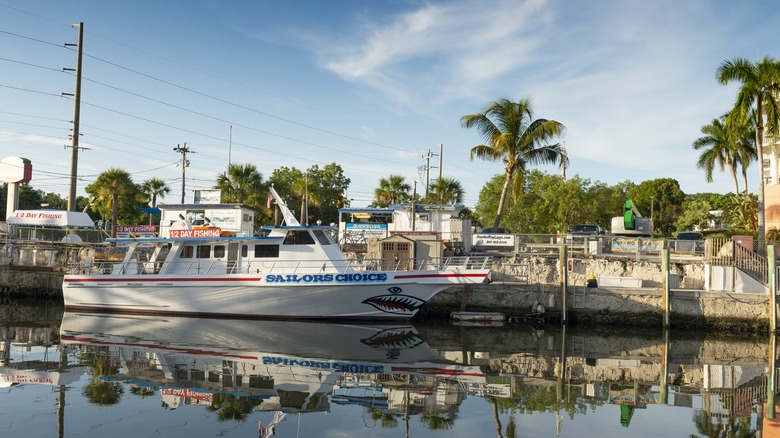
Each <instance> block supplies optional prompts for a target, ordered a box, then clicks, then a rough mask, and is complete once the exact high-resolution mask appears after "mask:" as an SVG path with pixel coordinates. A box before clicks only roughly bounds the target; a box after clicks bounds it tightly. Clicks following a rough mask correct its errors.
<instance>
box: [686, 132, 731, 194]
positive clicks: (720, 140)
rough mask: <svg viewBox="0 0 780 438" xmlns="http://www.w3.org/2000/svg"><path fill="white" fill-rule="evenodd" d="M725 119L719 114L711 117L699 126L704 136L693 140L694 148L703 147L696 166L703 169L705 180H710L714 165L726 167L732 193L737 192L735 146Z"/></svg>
mask: <svg viewBox="0 0 780 438" xmlns="http://www.w3.org/2000/svg"><path fill="white" fill-rule="evenodd" d="M725 119H726V116H721V117H720V119H712V122H710V123H709V124H707V125H704V126H702V127H701V133H702V134H704V136H703V137H699V138H697V139H696V141H694V142H693V148H694V149H696V150H700V149H703V151H702V153H701V155H699V161H698V162H697V163H696V167H698V168H699V169H702V170H704V174H705V177H706V179H707V182H712V171H713V170H714V169H715V166H716V165H717V166H718V167H720V170H723V169H724V168H725V167H728V169H729V173H731V181H732V183H733V184H734V194H738V193H739V181H738V180H737V164H736V162H735V158H736V157H735V156H736V147H735V143H734V142H732V141H731V136H730V135H729V131H727V130H726V126H725V123H724V121H725Z"/></svg>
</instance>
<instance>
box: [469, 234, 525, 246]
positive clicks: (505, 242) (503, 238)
mask: <svg viewBox="0 0 780 438" xmlns="http://www.w3.org/2000/svg"><path fill="white" fill-rule="evenodd" d="M473 246H511V247H513V248H514V246H515V235H514V234H475V235H474V243H473Z"/></svg>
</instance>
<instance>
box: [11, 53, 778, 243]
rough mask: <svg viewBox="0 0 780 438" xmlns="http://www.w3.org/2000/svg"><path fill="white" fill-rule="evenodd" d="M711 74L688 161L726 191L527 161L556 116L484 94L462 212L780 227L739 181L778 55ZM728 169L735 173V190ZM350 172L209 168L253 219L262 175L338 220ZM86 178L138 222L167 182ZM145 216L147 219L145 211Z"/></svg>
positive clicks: (32, 195) (520, 223) (552, 147)
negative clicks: (626, 216)
mask: <svg viewBox="0 0 780 438" xmlns="http://www.w3.org/2000/svg"><path fill="white" fill-rule="evenodd" d="M715 76H716V80H717V81H718V82H719V83H720V84H722V85H726V84H729V83H732V82H739V83H740V88H739V90H738V93H737V98H736V100H735V103H734V105H733V107H732V108H731V109H730V110H729V111H728V112H726V113H724V114H722V115H720V116H719V117H716V118H714V119H713V120H712V121H711V122H709V123H707V124H705V125H703V126H702V128H701V132H702V134H703V135H702V137H699V138H697V139H695V140H694V141H693V143H692V147H693V148H694V149H696V150H700V151H701V155H700V157H699V160H698V161H697V163H696V166H697V168H699V169H700V170H702V171H704V176H705V179H706V180H707V181H708V182H711V181H712V174H713V171H714V170H715V169H716V168H720V170H728V171H729V174H730V176H731V179H732V183H733V186H734V191H733V193H731V194H728V195H719V194H694V195H686V194H685V193H683V192H682V190H681V189H680V187H679V184H678V182H677V181H676V180H675V179H672V178H660V179H654V180H649V181H643V182H641V183H639V184H635V183H633V182H631V181H625V182H622V183H619V184H616V185H614V186H608V185H606V184H604V183H602V182H599V181H595V182H592V181H590V180H588V179H582V178H580V177H578V176H575V177H573V178H570V179H568V180H566V179H564V178H561V177H559V176H554V175H549V174H546V173H543V172H539V171H538V170H535V169H533V168H532V167H533V166H537V165H544V164H552V165H559V166H568V164H569V157H568V155H567V153H566V151H565V149H564V148H563V147H562V146H561V143H560V142H555V140H556V139H558V138H560V136H562V135H563V133H564V132H565V130H566V127H565V126H564V125H563V124H562V123H560V122H558V121H556V120H553V119H546V118H536V117H535V116H534V112H533V105H532V102H531V99H530V98H522V99H520V100H519V101H512V100H510V99H507V98H502V99H499V100H496V101H492V102H489V103H488V104H487V105H486V106H485V107H484V109H483V110H482V111H481V112H478V113H474V114H469V115H466V116H463V117H462V118H461V126H463V127H464V128H467V129H472V128H473V129H476V130H477V131H479V133H480V135H481V137H482V139H483V141H484V143H483V144H479V145H475V146H473V147H471V148H470V150H469V156H470V158H471V159H472V160H473V159H484V160H490V161H499V162H501V163H503V166H504V169H503V173H500V174H498V175H495V176H493V177H492V178H490V179H489V180H488V181H487V182H486V183H485V185H484V186H483V187H482V189H481V190H480V194H479V201H478V202H477V204H476V206H475V207H474V211H473V212H472V211H471V210H469V209H464V210H463V211H462V215H463V216H465V217H469V218H471V219H473V220H474V221H475V222H477V223H478V224H481V225H485V226H487V225H492V226H493V227H495V228H497V227H499V225H503V226H504V227H505V228H508V229H509V230H510V231H513V232H515V233H529V234H533V233H554V232H559V231H564V230H566V229H568V228H569V227H570V226H571V225H573V224H576V223H595V224H598V225H601V226H602V227H603V228H605V229H609V227H610V224H611V218H612V217H614V216H621V215H622V206H623V203H624V202H625V201H626V200H627V199H630V200H632V202H633V203H634V205H636V206H638V207H639V209H640V212H642V213H643V215H644V216H651V217H652V218H653V220H654V223H655V230H656V232H657V234H659V235H662V236H671V235H672V234H673V233H674V232H676V231H684V230H689V229H693V228H697V229H706V228H708V227H709V226H710V225H711V224H712V223H713V222H714V221H715V218H714V217H713V215H712V214H711V213H710V212H712V211H722V212H723V216H722V217H721V218H720V220H721V221H722V222H725V223H727V224H730V225H731V226H732V228H733V230H732V231H733V232H740V233H749V234H753V235H758V236H760V237H762V238H763V237H765V236H766V235H767V234H772V235H773V236H774V235H777V234H779V233H778V231H777V230H776V229H773V230H770V232H769V233H767V232H766V230H765V229H764V228H765V225H764V223H765V217H764V208H763V205H764V194H763V192H764V184H765V178H764V169H763V166H762V165H759V166H757V167H758V175H759V183H758V189H757V194H756V195H752V194H750V193H749V192H748V178H747V168H748V166H749V165H750V163H751V162H752V161H755V160H757V158H758V157H760V156H761V157H762V156H763V155H762V151H763V142H764V133H765V132H766V133H767V134H768V135H769V136H770V137H772V138H778V137H780V134H779V132H778V131H779V129H780V63H779V62H778V61H776V60H775V59H774V58H771V57H765V58H764V59H763V60H761V61H757V62H756V63H751V62H750V61H748V60H746V59H742V58H735V59H732V60H728V61H724V62H723V63H722V64H721V65H720V66H718V68H717V70H716V75H715ZM738 173H740V174H741V176H742V178H741V180H742V186H743V190H742V191H740V189H739V184H740V179H739V178H738ZM774 182H775V183H777V181H774ZM349 184H350V179H349V178H347V177H345V176H344V172H343V170H342V168H341V166H339V165H338V164H336V163H331V164H328V165H326V166H323V167H322V168H320V167H319V166H317V165H314V166H312V167H310V168H309V169H306V170H299V169H296V168H295V167H289V168H288V167H282V168H279V169H276V170H274V171H273V173H272V174H271V175H270V176H269V177H268V178H267V179H265V178H263V176H262V174H260V173H259V172H258V171H257V168H256V167H255V166H254V165H253V164H230V165H229V166H228V168H227V170H226V171H225V172H223V173H221V174H219V176H218V177H217V180H216V184H215V185H214V188H218V189H220V190H221V192H222V202H224V203H242V204H245V205H248V206H251V207H255V208H257V209H258V210H259V213H258V214H256V215H255V220H256V222H257V224H256V225H259V224H271V223H276V222H278V218H275V217H274V215H273V209H269V208H267V206H268V205H267V195H266V194H267V192H268V188H269V187H270V186H271V185H273V186H274V188H275V189H276V190H277V192H279V193H280V194H281V195H282V196H283V197H284V198H285V201H286V202H287V204H288V206H289V207H290V208H291V210H293V211H296V212H298V214H299V217H300V218H301V223H316V222H320V223H324V224H329V223H333V222H337V221H338V209H339V208H341V207H345V206H348V205H349V200H348V199H347V198H346V195H345V194H346V192H347V189H348V188H349ZM85 190H86V192H87V193H88V194H89V195H90V197H89V199H86V198H82V197H80V198H79V199H78V200H77V203H76V205H77V206H78V207H79V208H80V209H81V208H82V207H84V206H87V204H89V206H90V208H91V209H92V210H93V211H94V212H96V213H98V214H99V216H100V217H101V218H104V219H105V218H110V220H111V223H112V226H115V225H116V224H117V223H121V224H134V223H141V222H142V221H143V220H144V218H145V216H144V213H142V212H141V210H139V208H140V207H145V206H149V205H150V206H152V207H154V206H156V204H157V200H158V199H161V198H163V197H164V196H165V195H166V194H168V193H169V192H170V188H169V187H168V186H167V185H166V183H165V182H164V181H163V180H160V179H158V178H152V179H150V180H146V181H144V182H143V183H141V184H136V183H134V182H133V181H132V178H131V175H130V174H129V173H128V172H126V171H124V170H122V169H119V168H110V169H108V170H106V171H105V172H103V173H102V174H101V175H100V176H98V178H97V180H96V181H95V182H94V183H92V184H90V185H88V186H87V187H86V188H85ZM5 191H6V188H5V187H4V190H3V192H2V197H3V199H2V201H3V202H2V204H0V209H3V210H4V207H5V199H4V198H5ZM20 193H21V194H20V205H21V206H22V208H37V207H38V206H39V204H42V203H48V204H49V205H50V208H63V209H64V207H65V205H66V203H65V201H64V200H63V199H62V198H61V197H59V195H56V194H53V193H44V192H41V191H39V190H35V189H32V188H31V187H30V186H29V185H28V184H24V185H23V186H22V190H21V191H20ZM463 196H464V190H463V187H462V185H461V184H460V182H459V181H458V180H456V179H454V178H446V177H441V178H438V179H435V180H434V181H433V182H432V184H431V185H430V186H429V187H428V190H427V193H425V194H424V195H422V194H417V193H416V192H412V187H411V186H410V184H408V183H407V182H406V181H405V179H404V178H403V177H402V176H400V175H393V174H391V175H389V176H388V177H383V178H380V180H379V181H378V186H377V187H376V189H375V190H374V200H373V202H372V204H371V206H373V207H387V206H389V205H393V204H404V203H409V202H412V201H414V202H421V203H431V204H456V203H461V202H462V201H463ZM44 201H45V202H44ZM0 211H2V210H0ZM149 221H153V218H152V217H151V216H150V217H149ZM150 223H151V222H150Z"/></svg>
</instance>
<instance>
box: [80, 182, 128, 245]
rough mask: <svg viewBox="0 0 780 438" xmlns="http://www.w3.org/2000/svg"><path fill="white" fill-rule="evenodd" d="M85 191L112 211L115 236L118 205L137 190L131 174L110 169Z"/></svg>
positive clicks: (113, 233)
mask: <svg viewBox="0 0 780 438" xmlns="http://www.w3.org/2000/svg"><path fill="white" fill-rule="evenodd" d="M84 190H85V191H86V192H87V193H89V194H90V195H92V196H94V197H95V200H96V202H99V203H100V204H102V206H103V207H104V208H106V209H108V208H110V209H111V235H112V236H115V230H116V221H117V209H118V203H119V201H120V200H126V199H128V198H131V197H132V195H134V193H135V190H136V189H135V184H133V179H132V178H131V177H130V174H129V173H128V172H127V171H126V170H123V169H119V168H116V167H112V168H109V169H108V170H106V171H105V172H103V173H101V174H100V175H98V177H97V179H96V180H95V182H94V183H92V184H90V185H88V186H87V187H85V188H84Z"/></svg>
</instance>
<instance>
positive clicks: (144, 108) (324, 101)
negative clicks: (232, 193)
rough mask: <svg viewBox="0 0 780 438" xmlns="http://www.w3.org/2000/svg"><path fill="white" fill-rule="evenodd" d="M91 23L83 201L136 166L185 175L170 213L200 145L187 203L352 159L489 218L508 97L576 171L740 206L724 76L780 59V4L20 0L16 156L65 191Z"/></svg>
mask: <svg viewBox="0 0 780 438" xmlns="http://www.w3.org/2000/svg"><path fill="white" fill-rule="evenodd" d="M80 22H81V23H84V41H83V63H82V75H83V79H82V90H81V98H82V101H81V107H80V125H79V134H80V135H79V145H80V147H81V148H83V149H80V150H79V154H78V155H79V160H78V187H77V188H78V191H77V193H78V195H81V196H86V193H85V192H84V187H85V186H87V185H88V184H90V183H91V182H93V181H94V180H95V179H96V177H97V176H98V175H99V174H100V173H101V172H103V171H105V170H106V169H108V168H111V167H118V168H122V169H124V170H126V171H128V172H129V173H130V174H131V176H132V177H133V180H134V181H135V182H137V183H141V182H143V181H144V180H146V179H149V178H152V177H157V178H161V179H164V180H165V181H166V182H167V183H168V185H169V186H170V187H171V189H172V191H171V193H170V194H169V195H167V196H166V197H165V198H163V199H162V200H161V202H165V203H178V202H180V200H181V193H182V167H181V159H182V155H181V154H180V153H178V152H176V151H174V149H175V148H177V147H178V146H184V145H185V143H186V147H187V148H188V149H189V150H190V151H191V153H189V154H188V155H187V158H188V159H189V161H190V164H189V166H188V167H186V169H184V170H185V181H186V183H185V202H192V199H193V190H197V189H208V188H211V187H213V186H214V184H215V181H216V178H217V175H218V174H219V173H221V172H224V171H225V170H226V169H227V166H228V164H229V163H233V164H247V163H251V164H254V165H255V166H256V167H257V169H258V170H259V171H260V173H261V174H262V175H263V177H264V178H267V177H269V176H270V175H271V173H272V172H273V171H274V169H277V168H280V167H283V166H285V167H288V168H289V167H295V168H297V169H300V170H305V169H307V168H310V167H311V166H314V165H318V166H319V167H320V168H322V167H323V166H325V165H327V164H329V163H336V164H339V165H340V166H341V167H342V168H343V169H344V173H345V176H346V177H348V178H350V180H351V184H350V186H349V190H348V193H347V196H348V197H349V198H350V199H352V206H353V207H361V206H367V205H368V204H370V203H371V201H372V199H373V192H374V189H375V188H376V187H377V186H378V183H379V180H380V178H386V177H388V176H389V175H391V174H395V175H401V176H403V177H405V178H406V182H407V183H409V184H410V185H414V183H415V182H416V183H417V191H418V193H421V194H424V192H425V184H426V181H428V180H433V179H435V178H437V177H438V176H439V173H440V172H441V175H442V176H444V177H447V178H455V179H457V180H459V181H460V182H461V184H462V185H463V188H464V189H465V199H464V204H465V205H467V206H473V205H474V204H476V202H477V200H478V198H479V191H480V189H481V188H482V186H483V185H484V184H485V182H486V181H488V180H489V179H490V178H492V177H493V176H494V175H496V174H501V173H503V166H502V164H501V163H500V162H492V161H484V160H479V159H475V160H470V159H469V150H470V149H471V148H472V147H473V146H475V145H478V144H482V143H483V142H484V140H483V138H482V137H481V136H480V134H479V132H478V131H476V130H474V129H466V128H463V127H462V126H461V123H460V121H461V118H462V117H463V116H465V115H467V114H474V113H479V112H481V111H482V110H483V109H484V108H485V107H486V105H487V104H488V103H489V102H491V101H495V100H498V99H502V98H508V99H510V100H513V101H517V100H520V99H522V98H530V99H531V101H532V102H533V116H534V118H546V119H554V120H556V121H558V122H560V123H562V124H564V125H565V126H566V132H565V133H564V135H563V136H561V137H560V138H559V139H558V141H561V142H563V143H564V144H565V147H566V151H567V153H568V156H569V160H570V166H569V168H568V169H567V171H566V174H567V177H570V178H571V177H573V176H575V175H576V176H579V177H580V178H583V179H588V180H590V182H591V183H596V182H600V183H604V184H607V185H614V184H617V183H620V182H624V181H627V180H628V181H633V182H634V183H637V184H638V183H641V182H642V181H645V180H650V179H656V178H674V179H676V180H677V181H678V182H679V183H680V186H681V188H682V190H683V191H684V192H685V193H701V192H712V193H728V192H730V191H732V189H733V187H732V182H731V179H730V177H729V175H728V174H727V173H726V172H720V171H718V170H716V171H715V173H714V175H713V177H714V181H713V182H712V183H707V181H706V179H705V174H704V172H703V171H701V170H699V169H697V168H696V162H697V159H698V156H699V153H700V152H699V151H696V150H694V149H693V148H692V146H691V145H692V143H693V142H694V141H695V140H696V139H697V138H698V137H700V136H701V135H702V134H701V127H702V126H703V125H705V124H708V123H710V122H711V121H712V120H713V119H714V118H717V117H719V116H720V115H722V114H724V113H725V112H727V111H728V110H729V109H730V108H731V107H732V106H733V104H734V99H735V97H736V93H737V88H738V85H737V84H731V85H725V86H724V85H720V84H719V83H718V81H717V80H716V78H715V71H716V70H717V68H718V66H719V65H720V64H721V63H722V62H724V61H726V60H730V59H733V58H737V57H739V58H746V59H748V60H751V61H754V60H756V59H758V58H763V57H764V56H770V57H780V54H778V53H777V52H778V44H777V41H778V34H777V30H776V29H777V23H778V22H780V5H778V4H777V3H776V2H774V1H771V0H766V1H759V0H747V1H741V2H733V1H720V0H718V1H705V0H673V1H666V0H657V1H651V2H648V1H635V0H602V1H596V0H582V1H566V0H450V1H444V0H441V1H440V0H429V1H417V0H371V1H366V0H334V1H327V2H324V1H319V0H301V1H295V0H291V1H284V2H280V1H266V0H255V1H248V0H235V1H227V0H188V1H182V0H170V1H163V2H161V1H148V0H139V1H133V2H106V1H102V0H73V1H70V2H62V1H55V0H40V1H34V2H31V1H28V0H0V159H2V158H5V157H23V158H27V159H29V160H31V161H32V165H33V179H32V181H31V185H32V186H33V187H34V188H37V189H41V190H43V191H45V192H56V193H60V194H62V195H63V196H67V194H68V191H69V186H70V178H69V175H70V166H71V148H70V145H71V140H70V134H71V129H72V122H71V121H72V120H73V119H74V101H73V97H72V96H70V95H67V94H63V93H70V94H73V93H74V90H75V82H76V81H75V75H74V72H73V71H72V70H63V69H75V67H76V62H77V56H76V53H77V52H76V49H75V47H74V46H72V45H74V44H76V43H77V42H78V27H77V26H74V24H78V23H80ZM66 44H68V45H66ZM66 146H67V147H66ZM440 151H441V153H440ZM423 157H429V158H428V159H427V160H426V159H424V158H423ZM426 167H427V168H428V172H427V177H426V171H425V169H426ZM532 168H535V169H539V170H542V171H545V172H548V173H551V174H560V169H559V168H558V167H555V166H532ZM754 175H755V176H754ZM757 179H758V176H757V171H756V167H755V163H754V164H753V166H751V167H750V169H749V174H748V184H749V190H751V191H754V190H755V185H756V181H757ZM282 195H283V194H282ZM283 196H284V195H283Z"/></svg>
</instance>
